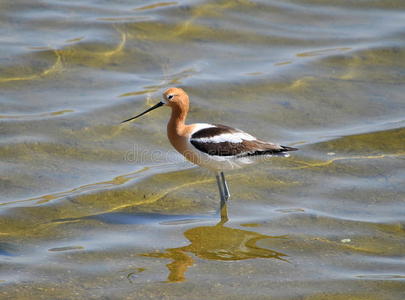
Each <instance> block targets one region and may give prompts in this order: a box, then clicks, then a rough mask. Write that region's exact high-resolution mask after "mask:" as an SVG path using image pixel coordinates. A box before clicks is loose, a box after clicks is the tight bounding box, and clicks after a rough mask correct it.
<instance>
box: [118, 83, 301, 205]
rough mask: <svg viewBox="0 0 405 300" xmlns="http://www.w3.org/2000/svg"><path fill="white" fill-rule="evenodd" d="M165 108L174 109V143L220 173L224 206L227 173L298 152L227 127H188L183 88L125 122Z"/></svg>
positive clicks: (196, 161) (170, 91)
mask: <svg viewBox="0 0 405 300" xmlns="http://www.w3.org/2000/svg"><path fill="white" fill-rule="evenodd" d="M163 105H166V106H169V107H171V109H172V115H171V117H170V120H169V123H168V124H167V136H168V137H169V141H170V143H171V144H172V145H173V147H174V148H175V149H176V150H177V151H178V152H180V153H181V154H182V155H183V156H184V157H185V158H186V159H187V160H189V161H191V162H192V163H194V164H196V165H199V166H201V167H205V168H207V169H210V170H213V171H215V172H216V180H217V184H218V189H219V194H220V197H221V203H222V204H223V203H225V201H226V200H228V198H229V197H230V193H229V188H228V184H227V182H226V180H225V175H224V170H230V169H235V168H240V167H242V166H243V165H245V164H250V163H253V162H255V161H257V160H258V159H259V158H263V157H269V156H285V157H287V156H289V154H288V153H287V152H288V151H295V150H298V149H296V148H292V147H287V146H281V145H279V144H274V143H270V142H265V141H262V140H259V139H257V138H255V137H254V136H252V135H250V134H248V133H246V132H243V131H242V130H239V129H236V128H232V127H228V126H225V125H219V124H209V123H195V124H190V125H186V124H185V121H186V117H187V113H188V109H189V100H188V95H187V94H186V92H184V91H183V90H182V89H180V88H169V89H167V90H166V91H165V92H164V93H163V101H161V102H159V103H157V104H156V105H154V106H152V107H151V108H149V109H147V110H145V111H144V112H143V113H140V114H139V115H136V116H135V117H132V118H129V119H127V120H125V121H122V122H121V123H124V122H128V121H131V120H133V119H135V118H138V117H140V116H142V115H144V114H146V113H147V112H150V111H152V110H154V109H156V108H158V107H160V106H163Z"/></svg>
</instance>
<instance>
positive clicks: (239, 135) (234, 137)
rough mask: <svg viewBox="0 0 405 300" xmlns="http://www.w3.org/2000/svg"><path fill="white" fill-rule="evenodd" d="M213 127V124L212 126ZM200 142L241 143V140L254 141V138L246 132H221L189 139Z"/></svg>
mask: <svg viewBox="0 0 405 300" xmlns="http://www.w3.org/2000/svg"><path fill="white" fill-rule="evenodd" d="M212 127H214V126H212ZM191 140H192V141H196V142H197V141H198V142H200V143H225V142H228V143H242V142H243V141H254V140H256V138H255V137H254V136H252V135H250V134H248V133H246V132H234V133H222V134H219V135H214V136H211V137H206V138H196V139H191Z"/></svg>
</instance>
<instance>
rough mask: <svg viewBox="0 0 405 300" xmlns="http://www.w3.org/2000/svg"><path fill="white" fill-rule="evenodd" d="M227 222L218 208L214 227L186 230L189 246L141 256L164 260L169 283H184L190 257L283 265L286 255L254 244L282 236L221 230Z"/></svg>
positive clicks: (225, 211)
mask: <svg viewBox="0 0 405 300" xmlns="http://www.w3.org/2000/svg"><path fill="white" fill-rule="evenodd" d="M227 221H228V214H227V207H226V204H223V205H222V207H221V221H220V222H219V223H218V224H216V225H214V226H200V227H195V228H192V229H189V230H187V231H186V232H184V236H185V237H186V238H187V239H188V240H189V241H190V244H189V245H187V246H184V247H178V248H169V249H166V251H165V252H163V253H162V252H153V253H144V254H141V255H142V256H147V257H157V258H168V259H172V262H171V263H169V264H168V265H167V268H168V269H169V275H168V278H167V280H168V281H169V282H182V281H185V279H186V277H185V274H186V272H187V269H188V268H189V267H190V266H192V265H193V264H194V259H193V256H192V255H191V254H194V255H196V256H197V257H199V258H203V259H210V260H220V261H235V260H243V259H252V258H274V259H279V260H283V261H287V260H286V259H285V257H286V256H287V255H286V254H283V253H281V252H277V251H274V250H270V249H266V248H261V247H259V246H257V242H258V241H260V240H264V239H280V238H286V237H285V236H269V235H264V234H260V233H256V232H253V231H247V230H241V229H235V228H230V227H225V226H224V225H225V223H226V222H227Z"/></svg>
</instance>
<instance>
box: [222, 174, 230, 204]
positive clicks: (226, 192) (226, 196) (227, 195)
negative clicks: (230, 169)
mask: <svg viewBox="0 0 405 300" xmlns="http://www.w3.org/2000/svg"><path fill="white" fill-rule="evenodd" d="M221 179H222V185H223V187H224V194H225V200H228V199H229V197H231V194H230V193H229V188H228V183H227V182H226V179H225V175H224V172H221Z"/></svg>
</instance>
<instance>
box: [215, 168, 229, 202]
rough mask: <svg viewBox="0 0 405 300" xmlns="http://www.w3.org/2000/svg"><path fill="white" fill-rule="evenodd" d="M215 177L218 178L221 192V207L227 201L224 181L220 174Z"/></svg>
mask: <svg viewBox="0 0 405 300" xmlns="http://www.w3.org/2000/svg"><path fill="white" fill-rule="evenodd" d="M215 177H216V178H217V184H218V190H219V196H220V197H221V206H222V202H224V201H226V199H225V192H224V187H223V184H222V179H221V175H220V173H219V172H218V173H217V174H216V175H215Z"/></svg>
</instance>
